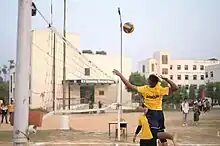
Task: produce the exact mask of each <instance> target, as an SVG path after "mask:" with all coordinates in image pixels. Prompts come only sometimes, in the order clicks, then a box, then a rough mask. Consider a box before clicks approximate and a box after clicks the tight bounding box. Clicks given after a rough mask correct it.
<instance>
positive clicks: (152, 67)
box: [151, 64, 154, 72]
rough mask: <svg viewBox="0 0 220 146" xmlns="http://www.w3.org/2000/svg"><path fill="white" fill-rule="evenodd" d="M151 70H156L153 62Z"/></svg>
mask: <svg viewBox="0 0 220 146" xmlns="http://www.w3.org/2000/svg"><path fill="white" fill-rule="evenodd" d="M151 70H152V72H154V64H151Z"/></svg>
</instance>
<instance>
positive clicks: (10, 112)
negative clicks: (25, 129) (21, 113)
mask: <svg viewBox="0 0 220 146" xmlns="http://www.w3.org/2000/svg"><path fill="white" fill-rule="evenodd" d="M8 112H9V121H10V120H12V115H13V113H14V101H13V99H11V103H10V104H9V105H8Z"/></svg>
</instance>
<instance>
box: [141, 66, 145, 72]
mask: <svg viewBox="0 0 220 146" xmlns="http://www.w3.org/2000/svg"><path fill="white" fill-rule="evenodd" d="M142 72H143V73H145V65H142Z"/></svg>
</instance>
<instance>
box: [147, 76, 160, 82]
mask: <svg viewBox="0 0 220 146" xmlns="http://www.w3.org/2000/svg"><path fill="white" fill-rule="evenodd" d="M149 80H150V81H151V82H153V83H158V82H159V78H158V77H157V76H156V75H154V74H151V75H149Z"/></svg>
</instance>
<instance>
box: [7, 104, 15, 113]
mask: <svg viewBox="0 0 220 146" xmlns="http://www.w3.org/2000/svg"><path fill="white" fill-rule="evenodd" d="M8 112H9V113H13V112H14V104H9V105H8Z"/></svg>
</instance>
